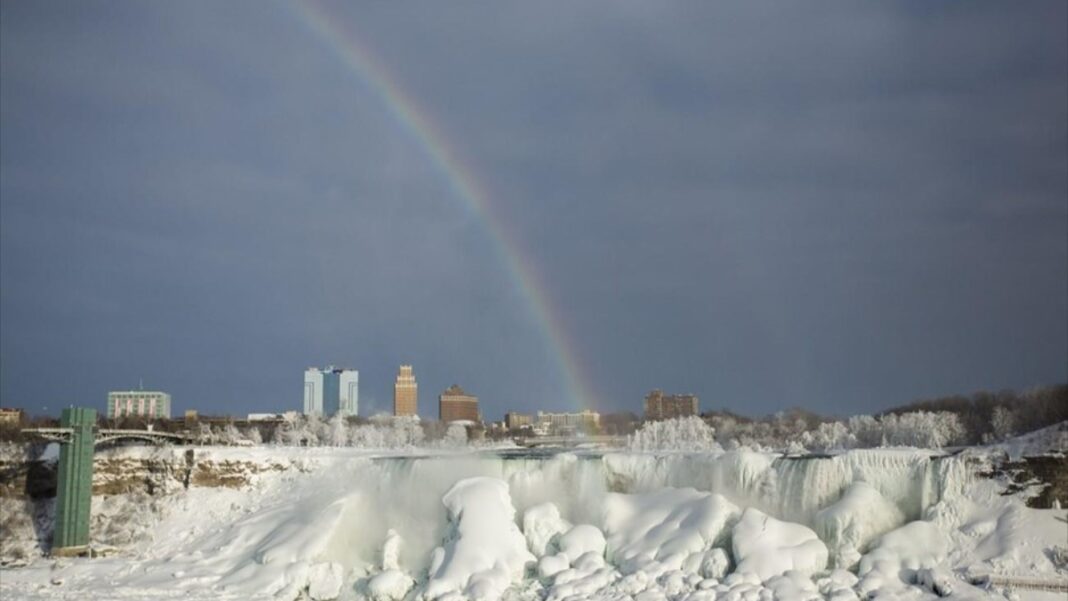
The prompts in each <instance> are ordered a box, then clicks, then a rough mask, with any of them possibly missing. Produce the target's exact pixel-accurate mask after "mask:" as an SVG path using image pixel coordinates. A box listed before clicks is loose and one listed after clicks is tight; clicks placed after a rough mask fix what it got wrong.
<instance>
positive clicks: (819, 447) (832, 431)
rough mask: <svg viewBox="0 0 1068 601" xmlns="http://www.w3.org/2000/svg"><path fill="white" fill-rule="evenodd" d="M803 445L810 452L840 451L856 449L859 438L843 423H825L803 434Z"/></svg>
mask: <svg viewBox="0 0 1068 601" xmlns="http://www.w3.org/2000/svg"><path fill="white" fill-rule="evenodd" d="M801 443H802V444H803V445H804V446H805V448H807V449H808V450H810V451H820V452H827V451H838V450H845V449H851V448H853V447H855V446H856V444H857V437H856V435H854V434H853V433H852V432H850V431H849V427H848V426H846V424H843V423H842V422H837V421H835V422H824V423H822V424H820V425H819V426H817V427H816V429H815V430H810V431H808V432H805V433H804V434H802V435H801Z"/></svg>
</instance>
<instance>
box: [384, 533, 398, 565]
mask: <svg viewBox="0 0 1068 601" xmlns="http://www.w3.org/2000/svg"><path fill="white" fill-rule="evenodd" d="M402 542H403V541H402V540H401V537H400V535H399V534H397V531H396V530H394V529H392V528H390V529H389V530H388V531H387V532H386V541H385V542H384V543H382V569H383V570H397V569H400V548H401V543H402Z"/></svg>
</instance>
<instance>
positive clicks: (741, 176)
mask: <svg viewBox="0 0 1068 601" xmlns="http://www.w3.org/2000/svg"><path fill="white" fill-rule="evenodd" d="M309 11H313V12H309ZM1066 11H1068V7H1066V5H1064V4H1063V3H1048V4H1030V5H1004V4H998V3H988V2H978V3H970V4H968V5H963V4H960V5H958V4H949V5H915V4H907V3H886V4H879V5H851V4H844V3H843V4H831V5H826V6H823V7H820V8H819V9H816V8H813V7H810V6H804V7H802V6H783V5H770V4H765V3H762V2H756V3H745V4H743V5H738V6H724V5H709V6H702V5H683V4H671V5H666V6H665V5H658V6H652V5H648V4H647V3H640V2H622V3H616V2H614V3H611V4H608V3H602V2H593V3H583V4H581V5H577V6H576V5H571V4H568V3H548V4H545V3H538V4H536V5H518V6H502V5H493V6H486V5H483V4H475V3H466V2H461V3H451V4H450V5H449V6H448V7H447V8H446V7H436V8H434V9H425V8H423V9H415V8H413V7H406V6H400V5H395V4H393V3H388V4H381V5H380V4H370V5H359V6H354V5H351V4H348V3H341V2H333V3H332V2H317V3H315V4H314V5H308V4H305V3H296V4H288V5H286V4H281V3H279V4H273V3H272V4H262V3H252V2H231V3H225V4H211V3H164V4H144V3H134V2H108V3H104V2H77V3H75V2H34V3H14V2H9V3H2V4H0V405H3V406H5V407H10V406H15V407H22V408H24V409H27V410H29V411H31V412H33V413H51V414H55V413H57V412H58V410H59V409H60V408H61V407H66V406H68V405H72V404H73V405H79V406H81V405H87V406H94V407H97V408H99V409H102V408H103V407H104V401H105V398H106V395H107V392H108V391H110V390H122V389H135V388H137V387H138V386H139V383H140V382H143V385H144V387H145V388H146V389H159V390H164V391H167V392H169V393H170V394H171V395H172V396H173V399H174V409H175V410H176V411H178V412H180V411H181V410H182V409H186V408H190V409H197V410H198V411H200V412H201V413H204V414H216V413H232V414H243V413H247V412H274V411H283V410H287V409H299V408H300V406H301V394H302V387H301V378H302V375H303V371H304V369H305V368H307V367H309V366H325V365H330V364H335V365H340V366H347V367H352V368H355V369H357V370H359V371H360V405H361V413H370V412H374V411H376V410H378V411H386V410H388V409H389V408H390V407H391V401H392V399H391V394H392V385H393V378H394V376H395V374H396V370H397V367H398V366H399V365H400V364H402V363H403V364H412V365H414V367H415V375H416V378H417V380H418V382H419V389H420V400H419V407H420V412H421V413H423V414H424V415H428V416H433V415H435V414H436V405H435V400H436V397H437V395H438V394H439V393H440V392H441V391H442V390H444V389H445V388H446V387H448V386H449V385H451V384H453V383H458V384H460V385H461V386H463V387H464V389H466V390H467V391H468V392H470V393H472V394H475V395H477V396H479V398H480V400H481V402H482V403H483V411H484V413H485V414H486V416H487V417H489V418H493V419H497V418H498V417H499V416H500V415H501V414H503V413H504V412H505V411H510V410H516V411H535V410H538V409H543V410H571V409H575V408H577V407H583V406H592V407H593V408H596V409H598V410H601V411H605V412H612V411H635V412H637V411H639V410H640V406H641V399H642V397H643V396H644V394H645V393H646V392H647V391H648V390H650V389H653V388H662V389H664V390H667V391H670V392H692V393H696V394H697V395H698V396H699V397H700V399H701V408H702V409H704V410H710V409H729V410H732V411H736V412H739V413H742V414H747V415H761V414H767V413H772V412H774V411H777V410H780V409H785V408H788V407H794V406H801V407H805V408H807V409H811V410H813V411H817V412H820V413H825V414H832V415H847V414H853V413H867V412H874V411H878V410H880V409H883V408H887V407H889V406H893V405H897V404H901V403H905V402H908V401H911V400H915V399H920V398H930V397H935V396H941V395H946V394H953V393H970V392H973V391H976V390H980V389H989V390H998V389H1004V388H1011V389H1017V390H1020V389H1025V388H1028V387H1031V386H1036V385H1048V384H1057V383H1063V382H1066V381H1068V35H1066V34H1065V31H1064V23H1065V22H1066V19H1068V14H1066ZM302 14H314V15H316V16H315V19H313V23H317V24H318V25H319V26H320V30H321V31H327V32H334V33H333V34H330V35H333V36H334V39H333V40H332V41H331V40H326V42H324V38H323V35H321V34H320V33H317V31H316V27H309V23H308V22H307V20H302V18H301V15H302ZM328 37H329V36H328ZM339 40H340V41H341V42H344V43H340V42H339ZM346 40H347V41H346ZM347 46H351V48H359V49H361V50H360V52H365V53H366V54H367V55H368V57H369V56H370V55H372V54H373V61H371V59H370V58H368V57H360V56H358V57H356V59H358V60H356V59H353V57H351V56H348V57H347V56H346V55H345V53H344V50H345V48H346V47H347ZM338 48H340V49H341V50H340V51H339V49H338ZM365 58H366V59H367V60H364V59H365ZM371 65H373V67H372V66H371ZM431 131H432V133H430V132H431ZM461 165H462V166H463V167H460V166H461ZM490 214H492V218H490V217H489V215H490ZM535 274H536V277H535ZM46 408H47V409H46Z"/></svg>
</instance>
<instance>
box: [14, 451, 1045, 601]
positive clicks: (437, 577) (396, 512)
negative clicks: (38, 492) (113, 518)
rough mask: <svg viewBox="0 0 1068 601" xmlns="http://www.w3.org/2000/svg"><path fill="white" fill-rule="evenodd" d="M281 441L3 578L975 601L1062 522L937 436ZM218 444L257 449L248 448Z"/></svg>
mask: <svg viewBox="0 0 1068 601" xmlns="http://www.w3.org/2000/svg"><path fill="white" fill-rule="evenodd" d="M213 452H214V451H213ZM288 452H290V453H291V455H292V456H291V457H287V458H283V459H279V458H278V457H277V452H275V454H274V455H271V456H270V458H269V459H267V458H266V457H267V456H268V455H267V453H266V452H263V453H262V455H263V456H264V458H263V459H262V460H263V461H271V462H272V463H271V464H270V465H280V464H281V463H284V462H289V467H285V466H283V469H274V468H272V469H269V470H264V471H263V472H262V473H261V474H260V475H258V476H255V477H253V478H251V481H252V482H253V484H252V485H250V487H248V488H245V489H242V490H233V489H207V488H190V489H189V490H188V491H182V490H179V491H175V492H173V493H171V494H170V495H169V496H166V497H163V498H162V499H161V501H160V502H161V503H163V504H164V505H163V507H165V513H164V514H163V515H162V516H155V519H156V522H154V523H152V524H151V531H150V532H147V533H146V536H151V537H152V539H151V544H146V545H144V546H142V547H138V548H136V549H134V548H131V549H128V550H126V553H128V554H129V555H132V556H133V557H129V556H127V557H122V558H108V559H97V560H92V561H91V562H89V561H81V560H78V561H73V562H69V563H68V562H61V563H57V564H55V565H54V566H53V564H50V563H44V562H38V563H35V564H33V565H31V566H30V567H27V568H21V569H19V570H6V571H5V572H4V578H3V579H0V596H4V597H5V598H6V597H8V596H10V597H12V598H31V599H33V598H35V597H36V598H41V599H49V598H53V597H50V596H49V595H51V593H49V592H47V591H56V592H57V593H56V595H57V596H61V598H73V597H78V596H82V597H86V598H109V597H108V595H111V597H110V598H121V599H141V598H153V597H163V596H170V597H173V598H178V597H182V598H191V599H197V600H205V601H206V600H207V599H212V600H215V599H218V598H234V599H237V598H241V599H266V598H276V599H296V598H307V599H316V600H320V599H322V600H326V599H332V598H338V599H341V600H349V601H356V600H361V601H362V600H370V601H417V600H424V601H461V600H469V601H483V600H485V601H496V600H498V599H499V600H501V601H578V600H580V599H585V598H591V599H602V600H605V601H608V600H610V599H611V600H613V601H623V600H629V599H635V600H637V601H665V600H667V599H671V600H672V601H808V600H811V599H816V598H823V599H829V600H832V601H855V600H856V599H857V598H859V597H864V596H867V595H883V594H895V595H896V594H899V593H900V594H901V595H904V596H907V597H909V598H912V599H917V600H918V599H932V598H934V597H935V596H938V595H944V594H948V595H950V596H951V597H952V598H955V599H963V598H965V597H968V596H969V595H973V594H977V593H976V589H974V588H972V587H969V585H967V584H966V583H964V582H963V581H962V580H960V578H959V577H958V576H957V575H956V573H955V572H953V571H950V570H954V569H955V570H958V571H964V570H966V569H970V568H971V567H972V566H979V567H982V568H984V569H987V570H991V571H1000V572H1003V573H1014V571H1017V572H1018V571H1019V570H1021V569H1027V570H1032V571H1035V570H1038V571H1040V572H1041V573H1043V574H1056V569H1057V568H1056V567H1055V566H1052V564H1050V563H1049V560H1047V559H1046V557H1047V554H1046V553H1047V550H1048V548H1049V545H1050V543H1048V542H1044V541H1048V540H1049V539H1050V538H1052V539H1053V540H1055V541H1062V540H1063V539H1064V533H1065V530H1064V523H1063V522H1061V521H1059V520H1058V516H1063V512H1059V513H1054V512H1053V510H1046V511H1047V513H1040V512H1037V510H1031V509H1029V508H1027V507H1025V506H1023V505H1022V503H1020V502H1019V501H1018V500H1016V499H1013V498H1005V497H1001V496H1000V495H998V491H997V490H995V489H994V488H992V486H993V485H992V484H990V483H988V482H985V481H984V482H976V481H974V480H973V479H971V477H970V476H969V474H970V472H971V471H972V470H973V469H974V468H970V467H969V465H970V464H969V462H971V461H974V460H975V459H974V458H972V457H969V456H967V455H962V456H959V457H946V456H939V455H935V454H933V453H932V452H930V451H918V450H880V451H850V452H846V453H843V454H841V455H836V456H833V457H826V458H789V457H782V456H778V455H774V454H770V453H755V452H750V451H730V452H721V451H715V452H709V453H696V454H681V453H670V454H654V453H614V454H607V455H604V456H599V455H594V454H591V455H583V456H580V455H574V454H559V455H555V456H552V457H549V458H546V457H537V456H525V457H523V456H521V457H510V458H502V457H500V456H497V455H493V454H471V453H462V454H460V453H458V454H441V455H437V456H426V457H418V458H416V457H408V456H396V457H371V456H366V455H364V456H355V457H354V456H352V455H351V454H348V455H347V454H345V453H346V452H345V451H343V450H328V449H311V450H308V451H307V452H300V451H298V450H290V451H288ZM218 453H219V457H218V458H217V460H218V461H220V462H223V461H228V460H232V459H233V457H236V456H240V457H244V458H251V459H252V460H254V461H259V460H261V459H259V457H260V455H261V451H260V450H257V449H250V450H238V449H235V450H229V451H225V452H222V451H219V452H218ZM280 462H281V463H280ZM95 502H96V500H94V503H95ZM105 504H106V503H105ZM1061 519H1063V518H1061ZM1058 528H1059V529H1060V530H1058ZM1058 533H1060V534H1058ZM1058 536H1060V538H1059V539H1058V538H1056V537H1058ZM1043 537H1045V538H1043ZM1059 544H1063V543H1059ZM1042 562H1046V563H1042ZM1021 566H1023V568H1021ZM1035 566H1037V567H1035ZM828 568H837V569H828ZM842 568H845V569H842ZM52 581H56V582H60V583H62V584H56V585H52V584H49V583H50V582H52ZM37 591H45V592H41V593H38V592H37ZM101 591H107V593H106V594H104V595H103V596H102V594H101ZM139 591H150V592H149V593H147V594H144V595H141V596H138V594H139ZM151 591H154V592H155V593H158V594H155V593H153V592H151Z"/></svg>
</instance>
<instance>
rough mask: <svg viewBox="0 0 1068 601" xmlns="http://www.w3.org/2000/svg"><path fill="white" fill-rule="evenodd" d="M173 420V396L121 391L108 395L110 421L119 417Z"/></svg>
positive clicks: (163, 393)
mask: <svg viewBox="0 0 1068 601" xmlns="http://www.w3.org/2000/svg"><path fill="white" fill-rule="evenodd" d="M135 416H136V417H147V418H149V419H157V418H158V419H170V418H171V395H169V394H167V393H166V392H159V391H158V390H157V391H151V390H119V391H114V392H109V393H108V419H113V418H117V417H135Z"/></svg>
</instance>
